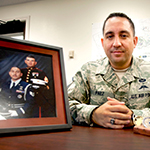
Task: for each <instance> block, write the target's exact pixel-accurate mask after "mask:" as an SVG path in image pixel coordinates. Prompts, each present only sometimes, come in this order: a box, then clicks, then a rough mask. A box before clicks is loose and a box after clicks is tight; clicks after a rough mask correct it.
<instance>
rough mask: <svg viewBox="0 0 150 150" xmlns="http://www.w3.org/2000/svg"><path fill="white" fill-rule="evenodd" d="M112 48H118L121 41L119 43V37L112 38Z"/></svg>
mask: <svg viewBox="0 0 150 150" xmlns="http://www.w3.org/2000/svg"><path fill="white" fill-rule="evenodd" d="M113 46H114V47H119V46H121V41H120V38H119V37H115V38H114V42H113Z"/></svg>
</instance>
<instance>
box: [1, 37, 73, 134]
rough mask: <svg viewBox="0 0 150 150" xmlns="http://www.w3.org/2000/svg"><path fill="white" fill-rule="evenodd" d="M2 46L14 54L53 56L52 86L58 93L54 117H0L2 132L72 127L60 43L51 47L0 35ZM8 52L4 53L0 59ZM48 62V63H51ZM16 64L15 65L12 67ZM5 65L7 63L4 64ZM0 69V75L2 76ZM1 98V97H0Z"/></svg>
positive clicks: (3, 49)
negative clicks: (58, 45) (3, 118)
mask: <svg viewBox="0 0 150 150" xmlns="http://www.w3.org/2000/svg"><path fill="white" fill-rule="evenodd" d="M0 49H1V51H6V52H7V53H9V56H11V53H10V51H11V52H12V53H15V55H17V54H16V52H17V53H19V54H20V53H25V54H30V53H32V54H35V55H39V56H42V57H44V58H47V57H50V58H51V62H52V74H53V87H54V91H53V92H54V96H55V107H56V114H55V116H52V117H41V118H39V117H38V118H17V119H6V120H0V134H5V133H26V132H36V131H40V132H42V131H49V132H51V131H58V130H70V129H71V128H72V124H71V117H70V112H69V104H68V95H67V85H66V76H65V67H64V58H63V49H62V48H61V47H57V46H50V45H46V44H41V43H37V42H31V41H26V40H18V39H14V38H8V37H4V36H0ZM4 57H5V58H7V55H5V54H4V56H1V58H0V62H1V59H3V58H4ZM49 63H50V62H49V61H47V62H46V63H45V64H47V65H49ZM13 65H14V64H12V66H13ZM1 67H5V66H1ZM3 74H4V73H3V72H1V76H0V78H1V77H2V76H3ZM0 99H1V98H0Z"/></svg>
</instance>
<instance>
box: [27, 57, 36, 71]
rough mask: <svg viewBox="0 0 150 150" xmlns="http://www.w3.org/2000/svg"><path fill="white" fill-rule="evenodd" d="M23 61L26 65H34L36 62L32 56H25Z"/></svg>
mask: <svg viewBox="0 0 150 150" xmlns="http://www.w3.org/2000/svg"><path fill="white" fill-rule="evenodd" d="M25 63H26V65H27V66H28V67H30V68H31V67H35V65H36V64H37V62H36V61H35V59H34V58H31V57H27V58H26V60H25Z"/></svg>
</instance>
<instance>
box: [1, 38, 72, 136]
mask: <svg viewBox="0 0 150 150" xmlns="http://www.w3.org/2000/svg"><path fill="white" fill-rule="evenodd" d="M71 128H72V124H71V117H70V112H69V105H68V95H67V85H66V78H65V68H64V59H63V49H62V48H61V47H57V46H56V47H55V46H50V45H45V44H41V43H35V42H30V41H25V40H17V39H12V38H6V37H3V36H1V37H0V134H5V133H20V132H21V133H23V132H36V131H40V132H42V131H58V130H69V129H71Z"/></svg>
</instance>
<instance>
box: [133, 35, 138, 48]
mask: <svg viewBox="0 0 150 150" xmlns="http://www.w3.org/2000/svg"><path fill="white" fill-rule="evenodd" d="M133 42H134V48H135V47H136V45H137V43H138V37H137V36H135V37H134V39H133Z"/></svg>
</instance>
